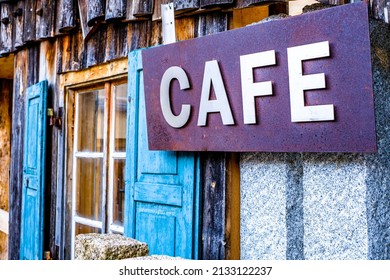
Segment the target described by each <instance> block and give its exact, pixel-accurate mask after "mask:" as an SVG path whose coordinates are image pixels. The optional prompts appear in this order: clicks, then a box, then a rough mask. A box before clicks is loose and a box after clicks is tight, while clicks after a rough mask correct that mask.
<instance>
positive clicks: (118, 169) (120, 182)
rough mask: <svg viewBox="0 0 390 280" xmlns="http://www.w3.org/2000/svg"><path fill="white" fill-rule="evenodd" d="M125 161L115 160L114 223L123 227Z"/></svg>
mask: <svg viewBox="0 0 390 280" xmlns="http://www.w3.org/2000/svg"><path fill="white" fill-rule="evenodd" d="M124 175H125V160H124V159H115V160H114V184H113V185H114V194H113V198H114V199H113V203H114V205H113V219H112V220H113V222H114V224H116V225H121V226H122V225H123V213H124V210H125V178H124Z"/></svg>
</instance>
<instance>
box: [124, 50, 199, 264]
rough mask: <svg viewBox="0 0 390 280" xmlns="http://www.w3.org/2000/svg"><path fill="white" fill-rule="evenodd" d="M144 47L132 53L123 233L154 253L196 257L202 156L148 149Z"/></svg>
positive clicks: (130, 58)
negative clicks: (143, 243)
mask: <svg viewBox="0 0 390 280" xmlns="http://www.w3.org/2000/svg"><path fill="white" fill-rule="evenodd" d="M141 59H142V57H141V51H140V50H138V51H134V52H131V53H130V54H129V90H128V100H129V102H130V103H129V106H128V115H127V143H126V153H127V154H126V179H125V180H126V196H125V197H126V200H125V205H126V209H125V213H126V214H125V235H127V236H130V237H133V238H135V239H137V240H140V241H143V242H147V243H148V246H149V250H150V254H162V255H169V256H181V257H184V258H198V237H199V235H198V228H199V224H198V223H199V160H198V158H197V157H196V155H195V154H194V153H177V152H169V151H149V150H148V142H147V129H146V112H145V99H144V89H143V87H144V85H143V82H144V81H143V73H142V60H141Z"/></svg>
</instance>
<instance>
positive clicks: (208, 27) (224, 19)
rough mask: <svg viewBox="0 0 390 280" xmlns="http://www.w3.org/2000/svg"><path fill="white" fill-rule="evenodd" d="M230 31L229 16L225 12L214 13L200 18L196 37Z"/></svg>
mask: <svg viewBox="0 0 390 280" xmlns="http://www.w3.org/2000/svg"><path fill="white" fill-rule="evenodd" d="M227 29H228V15H227V14H226V13H223V12H212V13H208V14H201V15H199V16H198V22H197V29H196V30H195V31H196V32H195V36H196V37H201V36H206V35H211V34H215V33H218V32H223V31H226V30H227Z"/></svg>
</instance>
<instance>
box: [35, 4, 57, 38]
mask: <svg viewBox="0 0 390 280" xmlns="http://www.w3.org/2000/svg"><path fill="white" fill-rule="evenodd" d="M55 5H56V3H55V1H54V0H40V1H37V10H36V25H37V26H36V33H37V34H36V38H37V40H39V39H44V38H49V37H53V36H54V25H55V24H54V19H55V14H56V13H55V12H56V10H55Z"/></svg>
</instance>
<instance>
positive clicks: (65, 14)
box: [55, 0, 77, 34]
mask: <svg viewBox="0 0 390 280" xmlns="http://www.w3.org/2000/svg"><path fill="white" fill-rule="evenodd" d="M76 11H77V6H76V5H75V0H59V1H57V5H56V24H55V34H61V33H67V32H70V31H71V30H73V29H74V28H75V27H76V18H75V17H76Z"/></svg>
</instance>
